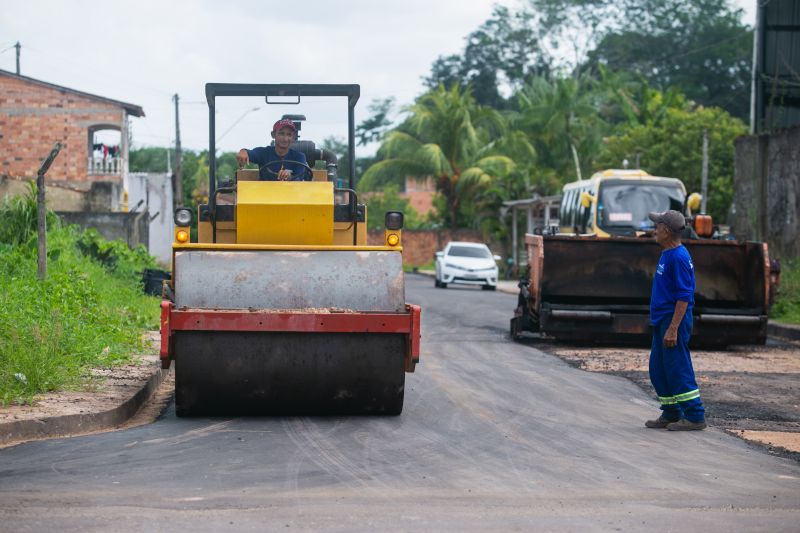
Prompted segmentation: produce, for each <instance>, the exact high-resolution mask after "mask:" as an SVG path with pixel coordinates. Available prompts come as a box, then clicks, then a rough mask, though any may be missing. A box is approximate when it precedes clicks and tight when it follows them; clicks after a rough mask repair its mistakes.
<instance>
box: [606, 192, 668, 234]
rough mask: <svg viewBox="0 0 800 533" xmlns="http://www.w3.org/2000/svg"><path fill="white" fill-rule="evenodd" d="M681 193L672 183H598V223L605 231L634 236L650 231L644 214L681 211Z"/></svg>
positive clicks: (649, 224)
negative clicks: (636, 232) (669, 210)
mask: <svg viewBox="0 0 800 533" xmlns="http://www.w3.org/2000/svg"><path fill="white" fill-rule="evenodd" d="M683 201H684V194H683V191H682V190H681V189H680V188H679V187H677V186H676V185H674V184H672V183H654V182H652V181H649V182H648V181H625V182H613V181H611V182H604V183H601V184H600V198H599V201H598V203H597V222H598V225H599V226H600V227H601V228H602V229H603V230H605V231H607V232H609V233H612V234H616V235H622V234H633V232H634V231H637V230H638V231H643V230H651V229H653V226H654V224H653V221H651V220H650V219H649V218H648V217H647V215H648V214H649V213H652V212H661V211H666V210H668V209H675V210H676V211H681V212H682V211H683Z"/></svg>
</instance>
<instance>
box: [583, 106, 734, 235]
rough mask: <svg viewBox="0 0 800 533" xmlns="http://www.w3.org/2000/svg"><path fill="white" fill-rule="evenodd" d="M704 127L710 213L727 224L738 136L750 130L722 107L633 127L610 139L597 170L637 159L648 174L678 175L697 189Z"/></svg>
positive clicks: (670, 113)
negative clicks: (706, 139) (707, 161)
mask: <svg viewBox="0 0 800 533" xmlns="http://www.w3.org/2000/svg"><path fill="white" fill-rule="evenodd" d="M703 131H707V132H708V139H709V140H708V145H709V150H708V151H709V165H708V211H709V214H711V216H712V217H713V218H714V219H715V220H717V221H721V222H724V221H725V220H726V219H727V215H728V209H729V208H730V205H731V201H732V199H733V167H734V144H733V143H734V140H735V139H736V138H737V137H738V136H740V135H743V134H745V133H746V132H747V129H746V128H745V126H744V123H743V122H742V121H741V120H739V119H738V118H736V117H733V116H731V115H730V114H729V113H727V112H726V111H724V110H722V109H719V108H702V107H698V108H696V109H676V108H670V109H667V110H666V113H665V115H664V118H663V120H661V121H660V122H659V123H657V124H644V125H638V126H634V127H633V128H630V129H629V130H628V131H627V132H626V133H624V134H622V135H617V136H612V137H609V138H608V139H607V142H606V146H605V149H604V151H603V153H602V154H601V155H600V157H599V158H598V163H599V168H619V167H620V166H621V164H622V161H623V159H627V160H628V161H631V162H633V161H635V160H636V158H637V156H638V158H639V161H640V166H641V168H643V169H645V170H647V171H648V172H649V173H650V174H653V175H657V176H668V177H673V178H679V179H680V180H681V181H683V183H684V185H686V189H687V192H689V193H691V192H695V191H697V192H699V191H700V187H701V173H702V156H703V153H702V148H703Z"/></svg>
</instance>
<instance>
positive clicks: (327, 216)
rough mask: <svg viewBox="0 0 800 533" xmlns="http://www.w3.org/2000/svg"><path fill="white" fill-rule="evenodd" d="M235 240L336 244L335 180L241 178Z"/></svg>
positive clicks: (243, 242)
mask: <svg viewBox="0 0 800 533" xmlns="http://www.w3.org/2000/svg"><path fill="white" fill-rule="evenodd" d="M236 243H237V244H262V243H263V244H267V243H269V244H300V245H302V244H309V245H320V244H321V245H330V244H333V183H330V182H317V181H309V182H303V181H243V182H240V183H239V184H238V186H237V199H236Z"/></svg>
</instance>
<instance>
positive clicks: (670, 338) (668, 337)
mask: <svg viewBox="0 0 800 533" xmlns="http://www.w3.org/2000/svg"><path fill="white" fill-rule="evenodd" d="M676 344H678V328H676V327H673V326H671V325H670V326H669V327H668V328H667V331H666V333H664V346H665V347H667V348H673V347H674V346H675V345H676Z"/></svg>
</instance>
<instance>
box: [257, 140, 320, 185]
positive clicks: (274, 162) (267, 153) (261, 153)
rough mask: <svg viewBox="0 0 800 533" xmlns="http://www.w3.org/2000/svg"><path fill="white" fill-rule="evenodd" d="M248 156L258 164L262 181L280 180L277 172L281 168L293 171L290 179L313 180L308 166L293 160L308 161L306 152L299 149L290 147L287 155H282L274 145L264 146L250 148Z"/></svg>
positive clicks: (259, 177) (259, 176)
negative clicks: (307, 168)
mask: <svg viewBox="0 0 800 533" xmlns="http://www.w3.org/2000/svg"><path fill="white" fill-rule="evenodd" d="M247 158H248V159H249V160H250V162H251V163H255V164H256V165H258V169H259V170H258V179H259V180H261V181H278V176H277V174H278V171H279V170H281V169H285V170H291V171H292V177H291V178H290V181H310V180H311V176H309V175H308V171H307V170H306V167H304V166H303V165H300V164H298V163H292V162H291V161H299V162H300V163H303V164H305V163H306V156H305V154H304V153H302V152H298V151H297V150H292V149H291V148H289V151H288V152H287V153H286V155H285V156H284V157H281V156H279V155H278V154H277V153H276V152H275V147H274V146H264V147H259V148H253V149H252V150H248V151H247ZM287 161H288V162H287ZM267 169H269V170H271V171H272V172H269V171H267ZM273 172H274V174H273Z"/></svg>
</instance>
